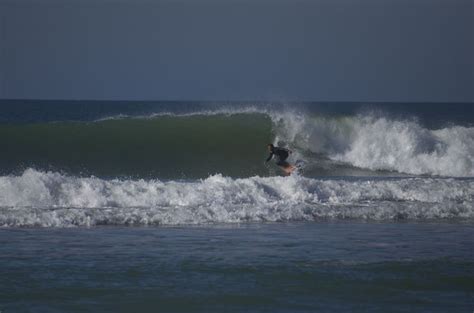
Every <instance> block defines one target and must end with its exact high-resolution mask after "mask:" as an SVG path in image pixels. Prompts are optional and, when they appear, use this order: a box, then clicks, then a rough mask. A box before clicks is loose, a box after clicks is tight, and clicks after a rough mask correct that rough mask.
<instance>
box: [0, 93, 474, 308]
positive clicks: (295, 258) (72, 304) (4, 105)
mask: <svg viewBox="0 0 474 313" xmlns="http://www.w3.org/2000/svg"><path fill="white" fill-rule="evenodd" d="M269 142H272V143H274V144H276V145H280V146H283V147H287V148H289V149H291V150H292V151H293V153H292V155H291V157H290V158H289V160H288V161H289V162H291V163H296V164H298V165H299V169H298V171H297V172H296V173H295V174H293V175H291V176H289V177H286V176H284V175H283V174H282V172H281V169H279V168H278V167H276V166H275V165H274V164H273V163H270V164H266V165H264V164H263V161H264V159H265V158H266V157H267V151H266V144H267V143H269ZM0 144H1V145H0V312H1V313H7V312H48V313H49V312H91V311H92V312H157V311H158V312H471V311H472V310H473V309H474V300H473V299H474V252H473V251H474V250H473V248H474V244H473V240H472V238H473V235H474V226H473V225H474V223H473V220H474V105H473V104H451V103H435V104H426V103H412V104H406V103H403V104H397V103H382V104H376V103H371V104H365V103H290V104H286V103H200V102H179V103H178V102H143V103H139V102H83V101H73V102H70V101H69V102H67V101H66V102H65V101H53V102H51V101H10V100H2V101H0ZM145 225H146V226H148V227H144V226H145ZM127 226H128V227H127Z"/></svg>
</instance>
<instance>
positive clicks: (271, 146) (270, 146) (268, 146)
mask: <svg viewBox="0 0 474 313" xmlns="http://www.w3.org/2000/svg"><path fill="white" fill-rule="evenodd" d="M267 148H268V151H273V148H275V146H273V144H271V143H269V144H268V145H267Z"/></svg>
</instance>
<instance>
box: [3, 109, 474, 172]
mask: <svg viewBox="0 0 474 313" xmlns="http://www.w3.org/2000/svg"><path fill="white" fill-rule="evenodd" d="M0 141H1V142H2V145H3V149H2V150H3V151H2V152H3V153H2V154H1V156H0V170H1V171H2V174H3V175H8V174H17V175H18V174H20V173H22V172H23V171H24V170H25V169H27V168H36V169H38V170H43V171H45V170H52V171H60V172H65V173H69V174H73V175H78V176H90V175H95V176H100V177H109V178H114V177H125V178H127V177H134V178H160V179H195V178H205V177H208V176H209V175H213V174H223V175H224V176H230V177H251V176H254V175H258V176H272V175H274V174H275V173H278V172H277V171H275V168H272V167H270V168H268V167H265V166H264V165H263V160H264V159H265V157H266V155H267V154H266V144H267V143H268V142H273V143H276V144H280V145H283V146H286V147H289V148H291V149H292V150H293V151H294V154H293V156H292V160H293V161H295V160H301V161H304V164H305V166H304V169H303V170H302V171H301V172H300V174H301V175H303V176H308V177H315V176H321V175H322V173H324V175H325V176H331V175H334V176H346V175H351V173H354V172H357V171H356V170H359V172H358V173H359V175H362V176H371V175H372V174H373V172H377V171H389V172H392V173H404V174H409V175H436V176H448V177H474V127H472V126H470V125H453V124H451V125H447V126H446V125H445V126H443V127H440V128H436V129H431V128H427V127H426V126H423V125H422V124H421V123H419V122H417V120H416V119H407V118H405V119H400V118H398V119H397V118H393V117H390V116H385V115H383V114H380V113H377V114H375V113H369V114H364V115H361V114H356V115H351V116H339V117H338V116H327V115H318V114H307V113H303V112H299V111H291V110H284V111H271V110H264V109H258V108H247V109H240V110H229V111H226V110H216V111H203V112H196V113H188V114H181V115H180V114H173V113H160V114H150V115H147V116H138V117H137V116H135V117H129V116H126V115H117V116H112V117H108V118H101V119H99V120H96V121H93V122H85V121H74V122H71V121H69V122H68V121H62V122H61V121H60V122H48V123H44V122H43V123H33V124H3V125H0Z"/></svg>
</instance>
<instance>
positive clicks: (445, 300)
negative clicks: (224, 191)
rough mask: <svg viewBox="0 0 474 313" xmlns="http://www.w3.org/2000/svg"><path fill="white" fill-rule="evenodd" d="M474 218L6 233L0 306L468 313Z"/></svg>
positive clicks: (473, 283) (472, 304)
mask: <svg viewBox="0 0 474 313" xmlns="http://www.w3.org/2000/svg"><path fill="white" fill-rule="evenodd" d="M472 238H474V225H472V223H454V222H453V223H449V222H446V221H444V222H431V223H426V222H425V223H414V222H408V223H378V222H371V223H365V222H351V221H346V222H316V223H314V222H312V223H263V224H262V223H260V224H237V225H212V226H196V227H190V226H187V227H118V226H114V227H93V228H2V229H0V277H1V279H0V310H1V311H2V312H90V311H95V312H99V311H100V312H130V311H135V312H158V311H159V312H224V311H225V312H315V311H318V312H471V311H472V309H473V308H474V250H473V243H472Z"/></svg>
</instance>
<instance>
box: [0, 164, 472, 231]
mask: <svg viewBox="0 0 474 313" xmlns="http://www.w3.org/2000/svg"><path fill="white" fill-rule="evenodd" d="M472 218H474V180H472V179H454V178H371V179H367V178H365V179H363V178H354V179H352V180H348V179H344V180H343V179H313V178H306V177H301V176H299V175H292V176H290V177H257V176H255V177H250V178H240V179H234V178H230V177H224V176H222V175H220V174H218V175H213V176H210V177H208V178H206V179H200V180H193V181H161V180H157V179H154V180H144V179H138V180H130V179H128V180H127V179H122V180H121V179H111V180H106V179H100V178H96V177H87V178H85V177H75V176H68V175H63V174H60V173H56V172H40V171H37V170H34V169H28V170H26V171H24V172H23V173H22V175H19V176H2V177H0V225H1V226H4V227H6V226H43V227H52V226H54V227H68V226H94V225H177V224H203V223H240V222H278V221H315V220H320V219H362V220H400V219H402V220H403V219H408V220H418V219H422V220H424V219H472Z"/></svg>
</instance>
